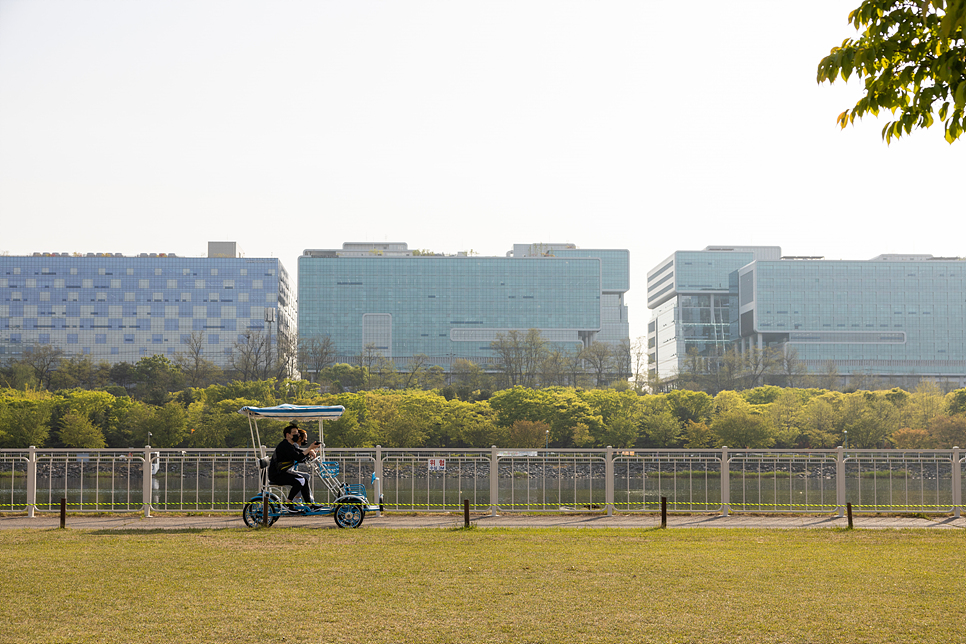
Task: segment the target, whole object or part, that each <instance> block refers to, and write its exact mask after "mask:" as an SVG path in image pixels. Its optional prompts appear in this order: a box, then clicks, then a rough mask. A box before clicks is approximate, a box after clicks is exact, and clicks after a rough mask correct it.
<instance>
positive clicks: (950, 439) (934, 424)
mask: <svg viewBox="0 0 966 644" xmlns="http://www.w3.org/2000/svg"><path fill="white" fill-rule="evenodd" d="M927 430H928V432H929V436H930V437H931V438H932V440H933V446H934V447H938V448H940V449H950V448H953V447H964V446H966V417H963V416H935V417H934V418H932V419H931V420H930V421H929V427H928V428H927Z"/></svg>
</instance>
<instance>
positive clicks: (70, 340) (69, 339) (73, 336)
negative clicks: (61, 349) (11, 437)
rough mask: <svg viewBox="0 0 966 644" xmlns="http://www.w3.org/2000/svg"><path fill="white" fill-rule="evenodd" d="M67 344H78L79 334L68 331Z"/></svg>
mask: <svg viewBox="0 0 966 644" xmlns="http://www.w3.org/2000/svg"><path fill="white" fill-rule="evenodd" d="M67 344H77V334H76V333H68V334H67Z"/></svg>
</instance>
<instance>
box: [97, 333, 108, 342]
mask: <svg viewBox="0 0 966 644" xmlns="http://www.w3.org/2000/svg"><path fill="white" fill-rule="evenodd" d="M94 344H107V334H106V333H95V334H94Z"/></svg>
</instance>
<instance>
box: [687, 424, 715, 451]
mask: <svg viewBox="0 0 966 644" xmlns="http://www.w3.org/2000/svg"><path fill="white" fill-rule="evenodd" d="M714 442H715V441H714V432H712V431H711V428H710V427H708V426H707V424H705V423H696V422H694V421H693V420H689V421H688V424H687V426H686V427H685V428H684V446H685V447H687V448H690V449H701V448H703V447H711V446H713V445H714Z"/></svg>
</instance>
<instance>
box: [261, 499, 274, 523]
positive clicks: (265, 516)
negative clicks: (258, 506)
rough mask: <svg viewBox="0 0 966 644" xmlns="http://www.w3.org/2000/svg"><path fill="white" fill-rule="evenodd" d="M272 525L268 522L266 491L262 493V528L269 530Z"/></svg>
mask: <svg viewBox="0 0 966 644" xmlns="http://www.w3.org/2000/svg"><path fill="white" fill-rule="evenodd" d="M270 525H272V524H271V523H269V521H268V494H267V493H266V492H265V491H263V492H262V527H265V528H267V527H268V526H270Z"/></svg>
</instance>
